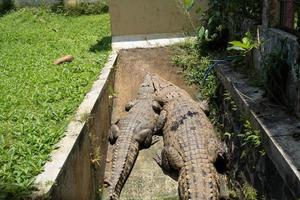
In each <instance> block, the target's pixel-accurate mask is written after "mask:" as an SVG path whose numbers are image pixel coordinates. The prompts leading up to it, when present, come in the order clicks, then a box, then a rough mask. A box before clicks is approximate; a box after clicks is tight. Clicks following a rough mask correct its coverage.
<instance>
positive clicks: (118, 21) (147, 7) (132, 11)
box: [109, 0, 207, 36]
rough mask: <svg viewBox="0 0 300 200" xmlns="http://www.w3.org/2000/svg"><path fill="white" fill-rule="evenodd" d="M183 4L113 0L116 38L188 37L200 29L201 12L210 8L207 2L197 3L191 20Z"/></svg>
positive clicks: (176, 0)
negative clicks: (127, 36)
mask: <svg viewBox="0 0 300 200" xmlns="http://www.w3.org/2000/svg"><path fill="white" fill-rule="evenodd" d="M180 2H182V1H181V0H163V1H162V0H109V12H110V16H111V27H112V35H113V36H121V35H140V34H141V35H143V34H159V33H185V32H189V31H193V30H194V29H193V26H194V27H197V25H198V24H199V23H198V20H197V19H199V16H200V14H201V13H198V14H197V13H196V12H197V10H199V9H201V10H202V11H203V10H205V9H206V8H207V0H201V1H196V2H197V3H196V5H195V6H194V7H193V8H192V10H191V11H190V12H189V13H190V15H191V18H189V17H188V15H187V14H186V12H185V10H184V9H183V6H182V4H181V3H180Z"/></svg>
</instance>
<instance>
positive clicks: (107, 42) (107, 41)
mask: <svg viewBox="0 0 300 200" xmlns="http://www.w3.org/2000/svg"><path fill="white" fill-rule="evenodd" d="M111 41H112V40H111V36H106V37H103V38H102V39H101V40H98V41H97V43H96V44H94V45H92V46H91V47H90V51H91V52H94V53H96V52H101V51H108V50H111Z"/></svg>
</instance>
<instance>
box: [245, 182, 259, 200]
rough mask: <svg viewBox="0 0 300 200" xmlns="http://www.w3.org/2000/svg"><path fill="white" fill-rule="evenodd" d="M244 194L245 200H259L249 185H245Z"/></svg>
mask: <svg viewBox="0 0 300 200" xmlns="http://www.w3.org/2000/svg"><path fill="white" fill-rule="evenodd" d="M242 192H243V195H244V197H245V200H257V199H258V198H257V192H256V190H255V188H254V187H253V186H251V185H250V184H249V183H245V184H244V185H243V187H242Z"/></svg>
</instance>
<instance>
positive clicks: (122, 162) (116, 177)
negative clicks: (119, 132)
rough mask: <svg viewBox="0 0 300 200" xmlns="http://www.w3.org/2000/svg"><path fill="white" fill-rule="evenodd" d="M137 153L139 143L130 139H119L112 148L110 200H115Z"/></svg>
mask: <svg viewBox="0 0 300 200" xmlns="http://www.w3.org/2000/svg"><path fill="white" fill-rule="evenodd" d="M138 153H139V143H138V142H136V141H135V140H134V139H132V138H128V137H119V138H118V140H117V143H116V144H115V147H114V152H113V166H112V175H111V183H110V192H109V193H110V199H111V200H117V199H119V196H120V194H121V191H122V189H123V186H124V184H125V182H126V180H127V178H128V176H129V174H130V172H131V170H132V168H133V165H134V163H135V161H136V158H137V156H138Z"/></svg>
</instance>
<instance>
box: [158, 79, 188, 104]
mask: <svg viewBox="0 0 300 200" xmlns="http://www.w3.org/2000/svg"><path fill="white" fill-rule="evenodd" d="M152 82H153V85H154V89H155V93H156V98H155V100H157V101H158V102H159V103H160V104H164V103H167V102H169V101H172V100H176V99H178V98H184V95H186V96H189V95H188V94H187V93H185V92H184V91H183V90H182V89H181V88H179V87H177V86H176V85H174V84H173V83H171V82H169V81H167V80H164V79H162V78H160V77H159V76H158V75H152Z"/></svg>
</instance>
